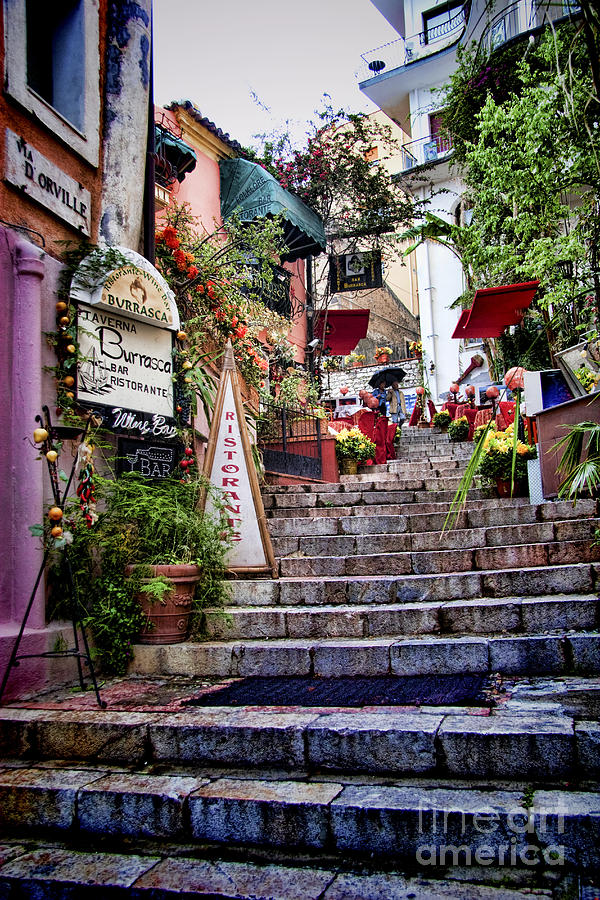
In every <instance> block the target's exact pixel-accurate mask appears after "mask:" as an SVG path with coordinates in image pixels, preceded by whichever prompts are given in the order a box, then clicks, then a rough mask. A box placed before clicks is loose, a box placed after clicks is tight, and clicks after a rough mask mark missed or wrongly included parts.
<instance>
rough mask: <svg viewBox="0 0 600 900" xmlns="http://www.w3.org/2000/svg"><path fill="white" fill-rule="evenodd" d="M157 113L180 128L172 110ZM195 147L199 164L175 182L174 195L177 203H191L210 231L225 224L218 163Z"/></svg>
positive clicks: (195, 212)
mask: <svg viewBox="0 0 600 900" xmlns="http://www.w3.org/2000/svg"><path fill="white" fill-rule="evenodd" d="M157 113H160V114H162V115H164V117H165V119H167V120H169V121H170V122H171V123H172V124H173V126H174V129H175V131H177V129H178V128H179V124H178V122H177V119H176V118H175V114H174V113H173V112H172V111H171V110H168V109H161V110H157ZM183 140H185V141H186V142H187V143H188V144H189V146H191V147H193V142H192V141H191V139H190V137H189V135H184V137H183ZM193 149H194V150H195V152H196V159H197V161H196V168H195V169H194V170H193V171H192V172H190V173H189V174H188V175H186V176H185V178H184V180H183V181H182V182H181V184H179V182H175V184H174V185H173V187H172V188H171V197H172V198H173V200H175V201H176V202H177V203H189V204H190V206H191V209H192V213H193V215H194V216H197V217H198V219H199V220H200V222H201V224H202V226H203V227H204V228H205V229H206V231H207V232H209V233H210V232H212V231H214V230H215V228H217V227H218V226H219V225H221V224H222V219H221V194H220V186H219V164H218V162H216V160H214V159H211V158H210V157H209V156H207V155H206V154H205V153H202V152H200V151H199V150H198V149H197V148H196V147H193Z"/></svg>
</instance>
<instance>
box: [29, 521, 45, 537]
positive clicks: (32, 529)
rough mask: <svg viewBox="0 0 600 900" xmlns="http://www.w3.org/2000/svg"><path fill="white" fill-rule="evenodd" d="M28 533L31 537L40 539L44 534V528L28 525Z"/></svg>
mask: <svg viewBox="0 0 600 900" xmlns="http://www.w3.org/2000/svg"><path fill="white" fill-rule="evenodd" d="M29 531H30V532H31V534H32V535H33V537H41V536H42V535H43V533H44V526H43V525H41V524H39V523H38V524H36V525H30V526H29Z"/></svg>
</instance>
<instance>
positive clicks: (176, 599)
mask: <svg viewBox="0 0 600 900" xmlns="http://www.w3.org/2000/svg"><path fill="white" fill-rule="evenodd" d="M133 568H134V567H133V566H127V567H126V569H125V575H126V576H127V575H131V574H132V572H133ZM150 568H151V569H152V573H153V576H154V577H156V576H157V575H164V576H165V577H166V578H168V579H169V581H171V582H172V583H173V590H172V591H170V592H165V595H164V599H163V601H162V602H159V601H158V600H151V599H148V596H147V595H146V594H144V593H139V594H138V595H137V599H138V601H139V603H140V605H141V607H142V610H143V612H144V614H145V615H146V616H147V618H148V624H147V626H146V627H144V628H143V629H142V630H141V632H140V635H139V638H138V641H139V643H140V644H180V643H181V642H182V641H185V640H186V639H187V636H188V632H189V624H190V613H191V611H192V605H193V600H194V591H195V589H196V584H197V583H198V582H199V581H200V578H201V577H202V569H201V568H200V566H192V565H179V566H150ZM148 581H150V578H144V579H142V583H144V582H148Z"/></svg>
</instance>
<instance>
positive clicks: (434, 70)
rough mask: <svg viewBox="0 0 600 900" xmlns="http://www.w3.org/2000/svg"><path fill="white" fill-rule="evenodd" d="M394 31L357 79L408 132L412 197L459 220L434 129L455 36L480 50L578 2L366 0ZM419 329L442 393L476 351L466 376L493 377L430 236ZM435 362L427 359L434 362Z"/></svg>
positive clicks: (446, 151)
mask: <svg viewBox="0 0 600 900" xmlns="http://www.w3.org/2000/svg"><path fill="white" fill-rule="evenodd" d="M371 2H372V3H373V5H374V6H375V7H377V9H378V10H379V11H380V12H381V13H382V15H383V16H384V17H385V18H386V19H387V20H388V22H389V23H390V24H391V25H392V26H393V27H394V28H395V29H396V30H397V31H398V34H399V37H398V40H396V41H392V42H391V43H388V44H384V45H383V46H380V47H376V48H375V49H374V50H370V51H368V52H365V53H363V54H362V58H363V65H362V67H361V70H360V71H359V81H360V85H359V86H360V89H361V90H362V91H363V93H365V94H366V95H367V96H368V97H369V99H370V100H372V101H373V102H374V103H376V104H377V105H378V106H379V107H380V108H381V109H382V110H383V111H384V112H385V113H386V114H387V115H388V116H390V118H391V119H393V120H394V121H395V122H397V124H399V125H400V126H401V127H402V128H403V129H404V131H405V132H407V133H408V134H409V135H410V140H409V142H408V143H407V144H406V145H405V146H404V148H403V153H402V167H401V170H402V175H406V176H410V180H411V185H412V187H411V191H412V193H413V194H414V196H415V198H417V199H427V198H430V206H429V209H430V211H431V212H432V213H434V214H435V215H436V216H438V217H439V218H441V219H443V220H444V221H446V222H456V223H458V224H464V218H463V216H464V213H463V211H462V207H461V196H462V192H463V184H462V183H461V181H460V179H459V178H458V177H456V175H455V173H453V172H452V169H451V165H450V163H451V157H452V141H451V139H450V140H449V139H448V138H444V137H443V136H442V135H441V133H440V129H441V119H440V112H441V109H442V105H443V98H442V95H441V93H440V89H441V88H442V87H443V86H444V85H445V84H446V83H447V81H448V78H449V76H450V75H451V73H452V72H453V71H454V69H455V67H456V53H457V48H458V47H459V46H460V45H464V46H467V45H470V44H471V42H472V41H476V42H477V43H478V44H480V46H481V48H482V49H483V50H484V51H486V52H491V50H492V49H496V48H497V47H500V46H501V45H502V44H505V43H508V42H509V41H511V40H513V39H514V38H516V37H519V36H520V35H525V34H527V33H531V32H535V31H536V30H537V29H539V28H540V27H542V26H543V25H544V24H545V23H546V22H547V21H548V19H549V18H551V19H552V20H558V19H562V18H563V17H566V16H568V15H570V14H572V13H573V12H576V11H577V6H576V0H563V3H562V4H561V3H558V4H549V3H548V2H547V0H513V2H508V0H501V2H500V3H498V4H494V5H493V6H492V5H491V4H489V3H486V2H485V0H466V2H463V0H438V2H435V0H371ZM416 258H417V282H418V291H419V312H420V320H421V339H422V342H423V351H424V354H425V358H426V361H427V366H426V368H427V371H428V373H429V387H430V389H431V395H432V398H433V400H434V401H435V402H437V403H439V402H440V400H441V399H442V397H443V396H444V395H445V394H446V393H447V391H448V388H449V386H450V384H451V383H452V382H453V381H455V380H456V379H457V378H459V377H460V376H461V375H462V374H463V373H465V372H466V371H467V369H469V366H470V364H471V360H472V358H473V357H474V356H481V357H482V358H483V360H484V363H483V366H480V367H478V368H475V369H473V371H472V372H471V373H470V374H469V375H467V377H466V378H465V379H464V381H463V385H466V384H470V383H472V384H475V385H477V384H479V385H485V384H487V383H489V381H490V378H489V374H488V370H487V362H486V361H485V353H484V352H483V344H482V342H481V341H477V340H470V341H468V342H467V343H466V344H465V343H464V342H461V341H459V340H456V339H454V338H452V333H453V331H454V328H455V327H456V324H457V322H458V319H459V316H460V312H461V310H460V309H451V308H450V307H451V305H452V304H453V303H454V302H455V301H456V299H457V298H458V297H459V296H460V295H461V294H462V293H463V292H464V290H465V287H466V285H465V282H464V278H463V272H462V266H461V262H460V259H459V258H458V257H457V256H456V255H455V254H454V253H453V252H452V250H450V249H448V248H447V247H445V246H443V245H442V244H439V243H436V242H434V241H431V240H428V241H426V242H424V243H423V244H421V245H420V246H419V248H418V249H417V252H416ZM432 364H433V365H432Z"/></svg>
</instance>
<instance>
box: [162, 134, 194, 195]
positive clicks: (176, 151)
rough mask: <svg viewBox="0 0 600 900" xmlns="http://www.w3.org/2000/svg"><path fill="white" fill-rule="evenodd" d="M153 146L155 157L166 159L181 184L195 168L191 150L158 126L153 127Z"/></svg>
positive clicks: (183, 142) (179, 139)
mask: <svg viewBox="0 0 600 900" xmlns="http://www.w3.org/2000/svg"><path fill="white" fill-rule="evenodd" d="M154 146H155V150H156V154H157V156H158V157H162V158H164V159H166V160H167V162H168V163H169V165H170V166H171V168H172V174H173V176H174V179H175V178H176V179H177V181H179V182H182V181H183V179H184V178H185V176H186V175H187V174H188V172H191V171H193V169H195V168H196V154H195V153H194V151H193V150H192V148H191V147H188V145H187V144H186V143H185V141H182V140H181V138H178V137H176V135H174V134H171V132H169V131H165V129H164V128H161V127H160V125H155V126H154Z"/></svg>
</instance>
